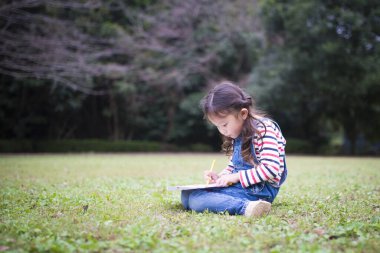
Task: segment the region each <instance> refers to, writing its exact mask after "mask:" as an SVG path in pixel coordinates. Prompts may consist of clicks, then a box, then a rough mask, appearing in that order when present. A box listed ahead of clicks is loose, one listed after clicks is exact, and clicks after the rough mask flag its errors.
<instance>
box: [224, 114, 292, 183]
mask: <svg viewBox="0 0 380 253" xmlns="http://www.w3.org/2000/svg"><path fill="white" fill-rule="evenodd" d="M264 124H265V127H266V128H265V127H264V125H263V124H258V126H257V129H258V131H259V132H260V135H258V134H257V133H255V135H254V137H253V144H254V147H255V154H256V157H257V160H258V162H259V164H257V165H254V166H253V167H252V169H249V170H239V172H238V173H239V177H240V183H241V185H242V187H243V188H247V187H249V186H251V185H254V184H257V183H260V182H264V181H268V182H269V183H270V184H272V185H274V186H279V183H280V180H281V175H282V172H283V171H284V160H285V159H284V158H285V145H286V140H285V138H284V136H283V135H282V133H281V130H280V129H279V128H278V127H277V126H276V124H275V123H273V122H272V121H271V120H265V121H264ZM234 168H235V167H234V164H233V163H232V160H231V161H230V163H229V164H228V166H227V167H226V168H225V169H224V170H223V171H222V172H221V173H220V174H221V175H222V174H230V173H232V172H233V170H234Z"/></svg>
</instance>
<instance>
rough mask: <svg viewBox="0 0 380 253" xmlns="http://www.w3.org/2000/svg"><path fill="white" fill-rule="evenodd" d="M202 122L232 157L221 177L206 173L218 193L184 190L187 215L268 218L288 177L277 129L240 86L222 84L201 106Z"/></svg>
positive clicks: (182, 198) (280, 134) (214, 190)
mask: <svg viewBox="0 0 380 253" xmlns="http://www.w3.org/2000/svg"><path fill="white" fill-rule="evenodd" d="M201 107H202V109H203V113H204V115H205V118H206V119H208V120H209V121H210V122H211V123H212V124H213V125H215V126H216V127H217V128H218V130H219V132H220V133H221V134H222V138H223V144H222V149H223V151H224V152H225V153H226V155H227V156H229V157H231V161H230V163H229V164H228V166H227V167H226V168H225V169H224V170H223V171H222V172H220V173H219V174H216V173H215V172H212V171H205V178H206V179H208V180H209V182H210V183H216V184H217V186H219V187H216V188H208V189H197V190H185V191H182V193H181V200H182V204H183V206H184V207H185V209H188V210H194V211H196V212H203V211H205V210H208V211H210V212H226V211H227V212H228V213H229V214H234V215H245V216H250V217H260V216H263V215H266V214H268V213H269V211H270V209H271V203H272V202H273V200H274V199H275V198H276V196H277V194H278V191H279V188H280V186H281V184H282V183H283V182H284V181H285V179H286V176H287V169H286V162H285V143H286V141H285V139H284V137H283V135H282V133H281V130H280V127H279V126H278V125H277V123H275V122H274V121H272V120H270V119H268V118H265V117H264V116H263V115H262V114H261V113H259V112H258V111H257V110H255V109H254V108H253V104H252V98H251V97H250V96H249V95H248V94H247V93H246V92H244V91H243V90H242V89H241V88H239V87H238V86H236V85H234V84H232V83H229V82H222V83H220V84H219V85H217V86H215V87H214V88H213V89H212V90H211V91H210V92H209V93H208V94H207V95H206V96H205V97H204V98H203V99H202V101H201Z"/></svg>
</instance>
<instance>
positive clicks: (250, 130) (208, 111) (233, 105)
mask: <svg viewBox="0 0 380 253" xmlns="http://www.w3.org/2000/svg"><path fill="white" fill-rule="evenodd" d="M200 105H201V108H202V110H203V114H204V117H205V118H206V119H208V116H209V115H215V116H219V117H224V116H227V115H229V114H236V115H237V113H239V112H240V111H241V109H243V108H246V109H247V110H248V118H247V119H246V120H245V121H244V125H243V129H242V133H241V135H242V147H241V151H242V156H243V159H244V160H245V161H246V162H249V163H251V164H253V161H254V159H253V157H252V150H251V142H252V141H253V140H252V136H253V135H254V134H255V133H257V134H259V135H260V133H259V131H258V130H257V128H256V124H257V122H256V124H255V121H258V122H260V123H261V124H263V125H264V123H263V122H262V121H261V120H260V119H261V118H263V117H265V115H264V113H263V112H261V111H259V110H257V109H255V108H254V106H253V105H254V101H253V99H252V97H251V96H250V95H249V94H248V93H246V92H245V91H244V90H243V89H241V88H240V87H239V86H237V85H235V84H233V83H231V82H227V81H223V82H221V83H220V84H218V85H216V86H215V87H214V88H213V89H211V90H210V91H209V93H208V94H207V95H206V96H205V97H204V98H203V99H202V100H201V102H200ZM264 127H265V125H264ZM260 136H261V135H260ZM222 139H223V144H222V151H223V152H225V154H226V155H227V156H230V155H232V152H233V139H232V138H230V137H226V136H223V135H222Z"/></svg>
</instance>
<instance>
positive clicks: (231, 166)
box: [219, 159, 234, 176]
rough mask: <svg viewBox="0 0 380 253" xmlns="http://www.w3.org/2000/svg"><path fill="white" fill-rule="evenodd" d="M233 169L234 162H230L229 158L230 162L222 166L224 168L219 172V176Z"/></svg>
mask: <svg viewBox="0 0 380 253" xmlns="http://www.w3.org/2000/svg"><path fill="white" fill-rule="evenodd" d="M233 170H234V164H233V163H232V160H231V159H230V162H229V163H228V165H227V166H226V168H224V169H223V170H222V171H221V172H220V173H219V176H221V175H227V174H231V173H232V171H233Z"/></svg>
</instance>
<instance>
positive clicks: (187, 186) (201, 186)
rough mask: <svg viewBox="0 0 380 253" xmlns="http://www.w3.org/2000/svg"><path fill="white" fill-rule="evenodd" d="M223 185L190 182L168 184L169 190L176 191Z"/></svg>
mask: <svg viewBox="0 0 380 253" xmlns="http://www.w3.org/2000/svg"><path fill="white" fill-rule="evenodd" d="M215 187H221V186H218V185H217V184H189V185H176V186H168V188H167V189H168V191H176V190H194V189H206V188H215Z"/></svg>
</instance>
